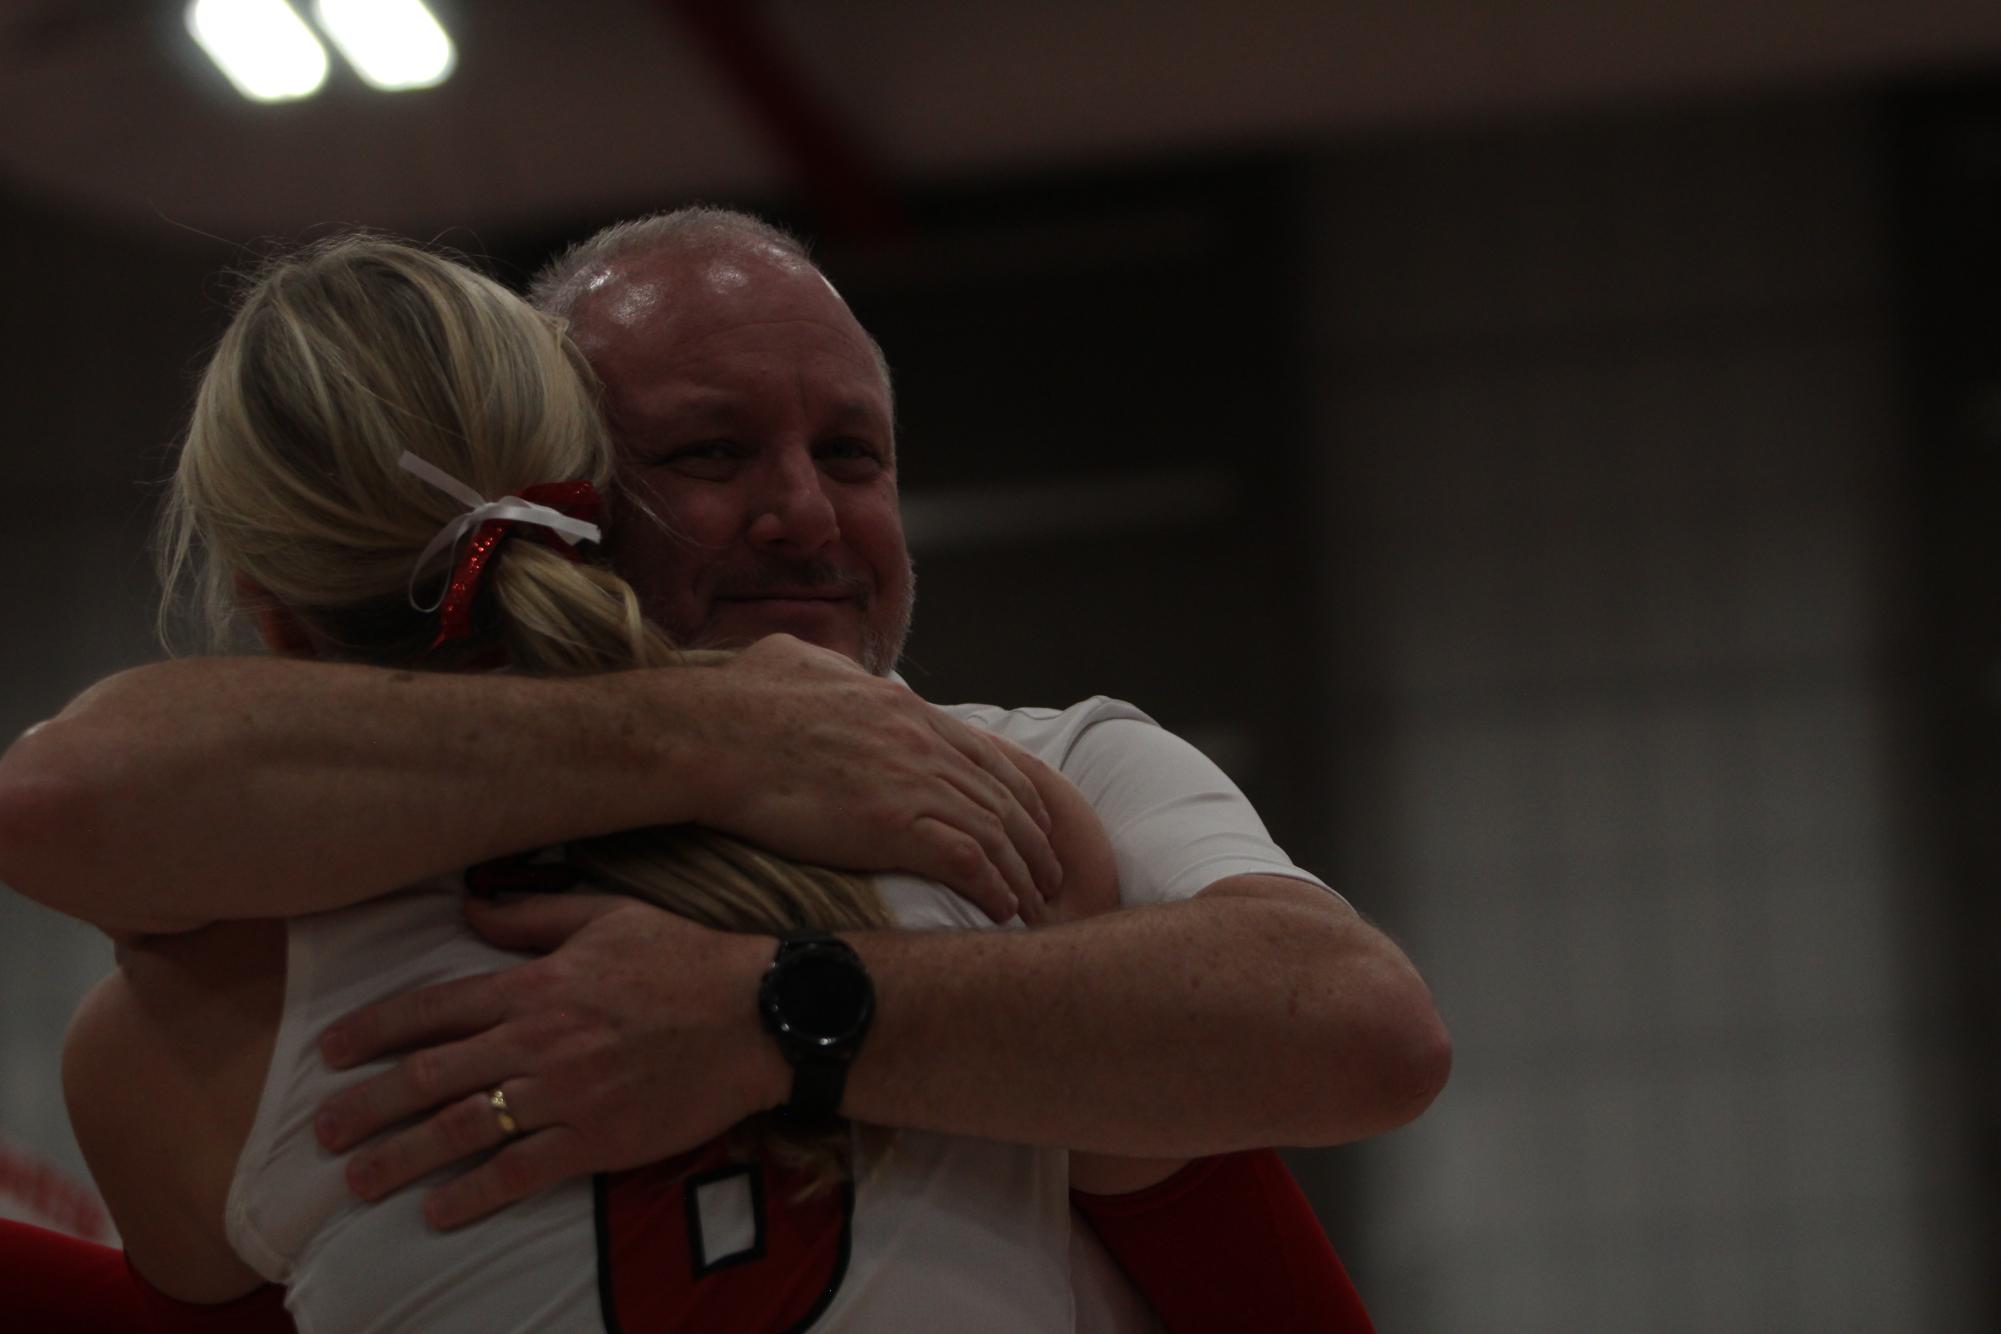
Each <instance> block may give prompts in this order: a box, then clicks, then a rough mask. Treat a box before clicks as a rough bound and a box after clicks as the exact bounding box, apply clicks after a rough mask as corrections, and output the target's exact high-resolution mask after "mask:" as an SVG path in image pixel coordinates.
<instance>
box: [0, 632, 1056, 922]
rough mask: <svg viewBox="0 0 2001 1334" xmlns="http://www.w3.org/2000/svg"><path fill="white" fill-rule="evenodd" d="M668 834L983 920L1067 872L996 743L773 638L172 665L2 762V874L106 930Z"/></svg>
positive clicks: (826, 656)
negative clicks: (675, 664) (635, 660)
mask: <svg viewBox="0 0 2001 1334" xmlns="http://www.w3.org/2000/svg"><path fill="white" fill-rule="evenodd" d="M683 821H695V822H700V823H704V824H710V825H714V826H716V827H718V828H722V829H727V830H729V831H730V832H732V833H736V834H739V835H742V836H744V837H746V838H749V839H752V840H754V841H756V842H760V843H763V844H765V845H766V846H769V847H772V848H774V849H776V850H778V851H780V852H784V853H788V854H790V855H794V856H799V857H803V858H807V859H811V860H815V861H821V862H825V863H829V864H833V865H842V866H849V867H855V868H858V869H870V870H886V869H902V870H909V871H912V872H915V873H917V874H922V875H928V876H930V877H932V878H934V879H938V880H941V881H943V882H945V883H947V884H950V885H952V886H953V887H954V888H956V889H958V890H960V891H961V892H962V893H964V894H965V895H966V896H967V897H968V898H970V899H972V900H973V901H974V902H975V903H976V904H978V905H979V906H980V907H981V908H983V909H985V910H986V911H987V912H988V913H989V914H990V915H993V916H995V917H996V918H1005V917H1007V916H1009V915H1011V914H1012V912H1013V911H1014V907H1015V904H1016V902H1017V900H1028V905H1029V907H1030V908H1031V909H1032V907H1033V906H1034V903H1035V902H1036V896H1037V894H1038V883H1039V884H1040V885H1041V886H1043V887H1053V886H1054V884H1055V883H1056V882H1057V880H1058V879H1060V875H1061V872H1060V871H1059V870H1058V869H1057V868H1056V864H1055V859H1054V856H1053V855H1052V854H1051V852H1050V850H1049V846H1048V841H1047V838H1046V836H1045V835H1044V833H1043V829H1042V827H1041V826H1042V824H1044V823H1046V813H1045V812H1044V810H1043V807H1042V804H1041V799H1040V798H1039V797H1038V796H1037V795H1036V793H1035V791H1034V788H1033V786H1032V785H1031V784H1030V783H1029V782H1028V780H1027V779H1026V778H1024V777H1023V776H1022V775H1021V773H1020V772H1019V770H1018V768H1017V767H1016V766H1015V764H1014V763H1013V761H1011V760H1010V759H1008V758H1007V757H1005V756H1004V755H1003V754H1002V752H1001V751H1000V750H999V749H998V748H996V747H995V746H994V745H992V743H991V742H989V741H988V740H987V739H986V738H984V737H983V736H981V735H980V734H978V733H977V732H975V731H974V730H973V729H971V728H968V727H965V726H964V725H963V724H961V723H958V722H957V721H955V720H953V719H951V718H949V717H947V716H945V715H944V714H942V713H940V712H938V711H937V710H935V709H932V708H931V707H930V706H929V705H926V704H924V703H923V702H922V701H921V700H918V699H917V697H916V696H914V695H912V694H911V693H910V692H909V691H908V690H905V689H904V688H903V687H901V686H898V685H896V684H893V683H891V682H887V681H883V680H880V679H877V678H875V677H871V676H868V675H866V674H865V673H863V672H861V671H860V670H858V669H857V668H855V667H854V666H853V665H852V664H851V663H848V662H847V661H846V660H845V659H843V658H840V657H839V656H838V655H835V654H831V653H826V652H824V651H822V650H819V649H815V648H812V647H810V646H808V645H805V644H801V643H799V642H798V641H796V640H792V639H789V638H784V637H777V636H775V637H773V638H771V639H767V640H765V641H763V642H762V643H760V644H758V645H757V646H755V647H753V648H751V649H748V650H746V651H745V652H744V653H742V654H740V655H738V656H737V657H736V658H735V659H733V660H731V661H730V662H729V663H728V664H726V665H724V666H719V667H690V668H675V669H667V670H662V671H635V672H622V673H613V674H608V675H604V676H595V677H589V678H584V679H569V680H560V681H559V680H547V679H538V678H531V677H517V676H506V675H497V674H496V675H478V676H471V675H453V674H442V673H423V672H396V671H386V670H381V669H375V668H369V667H361V666H348V665H335V664H321V663H311V662H300V661H294V660H284V659H270V658H245V659H220V660H213V659H212V660H195V661H186V662H170V663H162V664H158V665H155V666H150V667H143V668H139V669H137V670H134V671H130V672H125V673H122V674H120V675H118V676H115V677H112V678H110V679H109V680H107V681H105V682H103V683H101V684H99V685H98V686H96V687H93V688H92V689H91V690H89V691H87V692H85V694H84V695H82V696H81V697H79V698H78V699H77V700H76V701H75V702H74V703H73V704H71V705H70V707H69V708H68V709H66V710H64V712H63V713H62V715H60V716H59V717H57V718H56V719H54V720H52V721H50V722H48V723H45V724H43V725H42V726H40V727H38V728H35V729H33V730H31V731H30V732H29V733H28V734H27V735H25V736H23V737H22V738H21V739H20V740H19V741H17V742H16V743H15V744H14V745H13V746H12V747H11V748H10V749H8V751H7V752H6V753H5V755H4V756H0V881H4V882H5V883H7V884H8V885H11V886H12V887H13V888H15V889H16V890H18V891H20V892H21V893H24V894H26V895H28V896H29V897H31V898H35V899H38V900H40V901H41V902H43V903H46V904H48V905H49V906H51V907H53V908H55V909H57V910H58V911H61V912H65V913H68V914H70V915H72V916H75V917H81V918H84V919H85V920H88V921H91V922H94V923H96V924H98V925H99V926H102V927H105V928H106V929H109V930H113V931H128V932H148V931H179V930H186V929H189V928H192V927H196V926H200V925H203V924H204V923H207V922H210V921H216V920H226V919H235V918H246V917H270V916H289V915H294V914H297V913H302V912H309V911H314V910H318V909H324V908H330V907H337V906H341V905H344V904H348V903H353V902H358V901H360V900H363V899H367V898H372V897H374V896H375V895H377V894H381V893H385V892H387V891H389V890H391V889H394V888H396V887H398V886H401V885H405V884H409V883H412V882H413V881H417V880H421V879H424V878H426V877H428V876H432V875H436V874H440V873H443V872H446V871H450V870H455V869H457V868H460V867H463V866H466V865H469V864H472V863H476V862H480V861H484V860H486V859H488V858H491V857H496V856H501V855H504V854H506V853H510V852H516V851H520V850H522V849H525V848H532V847H539V846H542V845H544V844H548V843H552V842H557V841H560V840H563V839H567V838H579V837H586V836H589V835H593V834H601V833H609V832H612V831H615V830H621V829H629V828H634V827H637V826H642V825H651V824H673V823H680V822H683Z"/></svg>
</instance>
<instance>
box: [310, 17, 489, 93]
mask: <svg viewBox="0 0 2001 1334" xmlns="http://www.w3.org/2000/svg"><path fill="white" fill-rule="evenodd" d="M313 17H314V18H316V19H318V20H319V23H320V27H322V28H324V29H325V30H326V34H327V36H328V37H331V38H332V39H333V44H334V45H335V46H337V47H339V48H340V53H341V54H342V55H344V56H346V57H347V60H348V63H349V64H351V65H353V66H354V72H355V73H357V74H359V75H360V76H361V79H362V82H364V83H366V84H368V85H369V86H370V87H371V88H379V89H381V90H382V91H384V92H401V91H403V90H405V89H410V88H430V87H434V86H435V85H437V84H440V83H443V82H444V81H445V80H446V79H447V78H449V77H450V76H451V72H452V67H453V66H454V65H456V64H457V63H458V53H457V52H456V51H455V50H453V49H452V39H451V37H450V35H449V34H447V33H446V32H445V30H444V27H443V26H442V25H440V24H439V22H438V20H437V19H436V17H434V16H433V15H432V13H431V11H430V10H428V9H426V8H425V7H424V4H423V0H313Z"/></svg>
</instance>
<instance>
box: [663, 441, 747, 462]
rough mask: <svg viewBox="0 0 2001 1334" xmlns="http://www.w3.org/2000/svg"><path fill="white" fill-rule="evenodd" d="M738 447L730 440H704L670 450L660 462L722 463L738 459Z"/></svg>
mask: <svg viewBox="0 0 2001 1334" xmlns="http://www.w3.org/2000/svg"><path fill="white" fill-rule="evenodd" d="M738 453H739V451H738V449H737V447H736V445H735V444H734V443H733V442H731V441H728V440H702V441H698V442H696V443H695V444H692V445H682V446H681V447H679V448H678V449H670V450H668V451H667V452H666V453H665V454H662V455H661V456H660V462H662V463H665V464H670V465H671V464H676V463H722V462H726V461H728V460H730V459H733V458H735V457H737V455H738Z"/></svg>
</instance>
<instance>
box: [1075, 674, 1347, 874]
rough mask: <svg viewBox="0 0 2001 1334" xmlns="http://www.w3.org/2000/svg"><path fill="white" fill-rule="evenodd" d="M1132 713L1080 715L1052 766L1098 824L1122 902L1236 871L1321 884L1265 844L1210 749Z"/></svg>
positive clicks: (1261, 827) (1253, 815) (1266, 836)
mask: <svg viewBox="0 0 2001 1334" xmlns="http://www.w3.org/2000/svg"><path fill="white" fill-rule="evenodd" d="M1137 714H1138V710H1136V709H1130V706H1127V710H1126V711H1123V712H1121V713H1119V714H1115V715H1113V716H1107V717H1100V718H1097V719H1095V720H1093V721H1090V722H1088V723H1087V724H1086V725H1085V726H1084V727H1083V728H1082V729H1081V730H1079V731H1078V732H1077V733H1076V734H1075V739H1074V740H1073V741H1072V743H1071V745H1070V747H1069V750H1068V752H1067V753H1066V754H1065V755H1064V756H1063V759H1062V763H1061V765H1060V767H1061V768H1062V770H1063V773H1064V775H1065V776H1066V777H1067V778H1069V779H1070V781H1071V782H1073V783H1075V784H1076V785H1077V787H1078V789H1079V790H1080V791H1081V792H1083V794H1084V796H1085V798H1086V799H1087V800H1088V801H1089V802H1090V803H1091V805H1092V806H1093V807H1094V808H1095V809H1096V810H1097V812H1098V818H1099V819H1101V820H1103V821H1104V822H1105V832H1106V833H1107V834H1108V835H1109V836H1110V837H1111V841H1112V851H1113V855H1114V857H1115V858H1116V859H1117V862H1118V869H1119V897H1120V898H1121V899H1122V900H1123V901H1124V903H1125V904H1126V906H1127V907H1133V906H1137V905H1140V904H1148V903H1169V902H1173V901H1175V900H1179V899H1188V898H1193V897H1194V896H1195V895H1197V894H1199V893H1201V892H1202V891H1203V890H1205V889H1207V888H1208V887H1209V886H1211V885H1213V884H1215V883H1216V882H1217V881H1219V880H1226V879H1228V878H1229V877H1231V876H1237V875H1278V876H1286V877H1288V878H1291V879H1295V880H1304V881H1306V882H1308V883H1309V884H1314V885H1319V886H1320V887H1321V888H1322V889H1327V885H1326V883H1325V882H1324V881H1322V880H1321V879H1320V878H1319V877H1318V876H1315V875H1313V874H1312V873H1311V872H1308V871H1304V870H1302V869H1300V868H1299V867H1298V866H1295V865H1294V864H1293V862H1292V859H1291V858H1290V857H1288V856H1286V855H1285V851H1284V850H1283V849H1282V848H1280V847H1279V846H1278V845H1277V844H1276V843H1274V842H1272V839H1271V834H1270V832H1269V831H1267V830H1266V829H1265V824H1264V821H1263V820H1261V819H1259V818H1258V813H1257V811H1256V810H1254V809H1253V808H1252V806H1251V803H1250V801H1249V800H1248V799H1246V798H1245V796H1244V794H1243V792H1242V791H1240V790H1239V789H1238V787H1237V785H1236V784H1235V783H1233V782H1231V781H1230V779H1229V778H1228V777H1227V776H1226V775H1225V774H1224V773H1223V771H1222V770H1221V769H1219V768H1217V767H1216V765H1215V763H1214V762H1213V761H1212V760H1210V759H1209V757H1208V756H1206V755H1204V754H1203V753H1202V752H1201V751H1199V750H1197V749H1196V748H1195V747H1194V746H1191V745H1189V744H1188V743H1187V742H1186V741H1183V740H1182V739H1181V738H1180V737H1178V736H1175V735H1174V734H1173V733H1172V732H1169V731H1167V730H1166V729H1165V728H1162V727H1161V726H1160V725H1159V724H1157V723H1155V722H1153V721H1152V720H1150V719H1148V718H1146V717H1144V716H1143V715H1140V716H1134V715H1137ZM1333 892H1334V891H1333V890H1331V889H1328V893H1330V894H1331V893H1333ZM1337 897H1338V896H1337Z"/></svg>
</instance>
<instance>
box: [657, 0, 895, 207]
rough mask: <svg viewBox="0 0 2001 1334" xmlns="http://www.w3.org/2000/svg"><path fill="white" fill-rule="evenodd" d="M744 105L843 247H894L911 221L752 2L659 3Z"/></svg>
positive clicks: (693, 0) (697, 0)
mask: <svg viewBox="0 0 2001 1334" xmlns="http://www.w3.org/2000/svg"><path fill="white" fill-rule="evenodd" d="M661 7H662V8H663V9H665V10H666V11H667V12H668V15H669V16H670V18H673V19H676V20H678V21H679V22H680V23H681V24H682V25H683V26H684V27H685V28H686V29H687V30H688V32H689V33H690V34H691V35H692V36H693V37H694V39H695V41H696V43H697V44H698V45H699V46H700V47H701V48H702V50H703V51H704V53H706V54H707V56H708V57H709V59H710V60H711V61H712V62H713V63H714V64H715V65H716V67H717V68H719V69H720V70H721V71H722V73H723V76H724V78H725V79H726V81H727V82H728V83H729V84H730V85H731V86H732V87H734V88H735V89H736V90H737V92H738V93H739V94H740V95H741V96H742V97H743V99H744V101H745V102H746V103H747V104H748V106H749V108H750V112H751V114H752V116H753V117H754V118H755V119H756V121H757V123H758V125H759V127H760V128H761V129H762V130H763V131H764V133H765V135H766V136H767V137H768V138H769V139H771V141H772V142H773V144H774V145H775V146H776V147H777V149H778V150H779V152H780V153H781V154H783V156H784V157H785V160H786V162H787V164H788V165H789V166H790V167H791V169H792V170H793V172H794V173H795V174H796V175H797V176H798V178H799V179H800V181H801V183H802V184H803V185H804V186H805V189H806V192H807V195H808V197H809V198H810V199H811V200H812V202H813V205H814V207H815V208H816V209H818V211H819V212H820V213H821V214H822V216H823V217H824V218H825V220H826V223H827V226H828V229H829V230H830V231H832V232H834V233H836V234H838V235H839V236H840V237H841V238H842V239H843V240H847V241H853V242H863V243H866V242H873V241H884V240H890V239H894V238H895V237H897V236H899V235H902V234H904V233H906V232H907V231H908V230H909V220H908V218H907V217H906V216H905V215H904V212H903V209H902V207H901V205H900V204H899V203H898V202H897V198H896V193H895V191H894V190H892V189H891V188H890V184H889V180H888V177H887V176H886V174H885V173H884V172H883V170H882V169H881V167H880V166H879V165H878V164H877V162H876V160H875V159H874V157H873V156H872V155H871V154H870V153H869V152H868V151H867V150H866V148H865V147H864V146H863V144H862V143H861V141H860V139H859V137H858V136H857V135H855V134H854V133H853V132H852V131H851V130H850V129H849V128H848V127H847V126H846V125H845V124H844V123H843V122H842V120H841V118H840V117H839V116H838V115H836V114H835V112H834V110H833V108H832V107H831V106H830V105H829V104H828V103H827V102H826V101H825V100H824V99H822V98H821V97H820V96H819V95H818V94H816V93H815V91H814V90H813V87H812V84H811V81H810V80H809V79H808V78H807V76H806V71H805V69H804V67H803V66H802V65H801V64H800V62H799V61H797V60H796V59H794V58H793V57H792V54H791V53H790V52H788V51H787V50H786V49H785V45H784V43H783V42H781V41H780V40H779V38H778V36H777V34H776V33H774V32H773V31H772V30H771V27H770V25H769V24H768V23H766V22H765V21H764V14H763V11H762V9H761V7H760V6H759V5H757V4H756V3H753V0H661Z"/></svg>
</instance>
